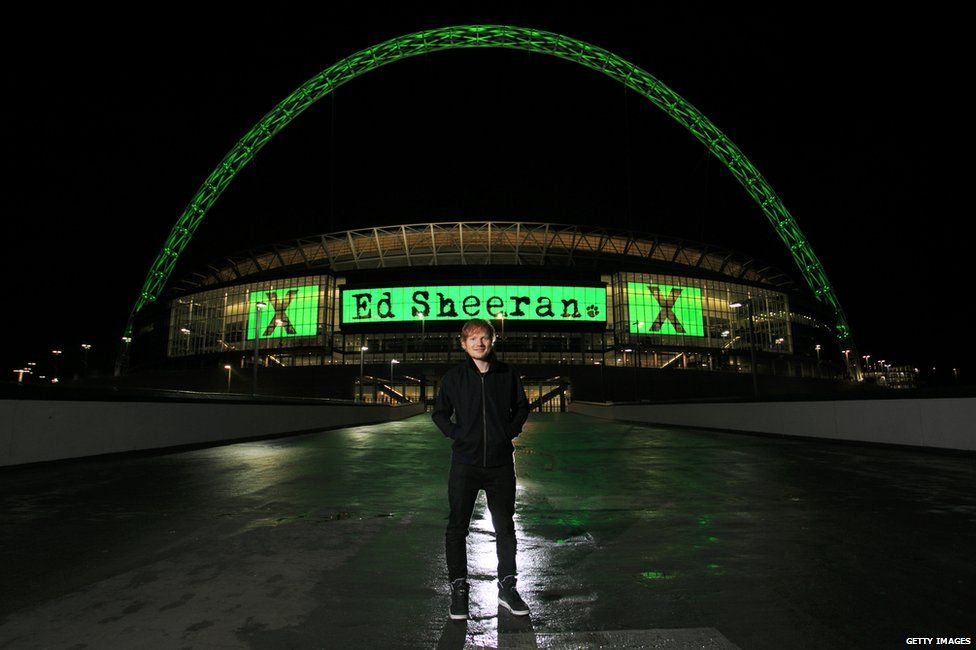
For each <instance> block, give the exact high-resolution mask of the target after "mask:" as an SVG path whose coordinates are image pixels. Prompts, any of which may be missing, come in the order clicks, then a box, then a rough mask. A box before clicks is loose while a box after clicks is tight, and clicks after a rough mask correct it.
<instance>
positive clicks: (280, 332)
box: [247, 285, 319, 341]
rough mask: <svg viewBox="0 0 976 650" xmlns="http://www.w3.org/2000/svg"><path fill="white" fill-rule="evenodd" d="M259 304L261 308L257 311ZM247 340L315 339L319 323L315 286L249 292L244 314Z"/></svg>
mask: <svg viewBox="0 0 976 650" xmlns="http://www.w3.org/2000/svg"><path fill="white" fill-rule="evenodd" d="M259 302H263V303H264V304H265V306H264V307H262V308H261V309H260V310H259V309H258V307H257V304H258V303H259ZM247 314H248V318H247V339H248V340H249V341H253V340H254V326H255V323H256V324H257V330H258V338H261V339H281V338H292V337H295V336H315V335H316V334H317V333H318V321H319V288H318V286H316V285H312V286H301V287H285V288H282V289H265V290H262V291H252V292H251V296H250V304H249V306H248V310H247Z"/></svg>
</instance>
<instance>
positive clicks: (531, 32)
mask: <svg viewBox="0 0 976 650" xmlns="http://www.w3.org/2000/svg"><path fill="white" fill-rule="evenodd" d="M460 48H509V49H515V50H525V51H528V52H535V53H538V54H549V55H552V56H555V57H559V58H561V59H566V60H567V61H572V62H574V63H578V64H580V65H582V66H585V67H587V68H592V69H593V70H596V71H597V72H601V73H603V74H605V75H607V76H608V77H610V78H612V79H615V80H616V81H619V82H620V83H622V84H624V85H625V86H626V87H627V88H629V89H631V90H633V91H634V92H636V93H639V94H641V95H643V96H644V97H646V98H647V99H648V100H650V102H651V103H652V104H654V105H655V106H657V107H658V108H660V109H661V110H663V111H665V112H666V113H667V114H668V115H670V116H671V117H672V118H673V119H674V120H675V121H676V122H678V123H679V124H681V125H682V126H684V127H685V128H686V129H688V130H689V131H691V133H692V135H694V136H695V137H696V138H698V139H699V140H700V141H701V142H702V143H704V144H705V146H707V147H708V149H709V151H711V152H712V154H714V155H715V157H716V158H718V159H719V160H721V161H722V163H724V164H725V166H726V167H728V169H729V171H730V172H732V174H733V176H735V177H736V178H737V179H738V180H739V182H740V183H741V184H742V186H743V187H744V188H745V189H746V192H748V193H749V195H750V196H751V197H752V198H753V200H755V202H756V203H757V204H758V205H759V207H760V208H761V209H762V211H763V214H765V215H766V218H767V219H769V222H770V224H771V225H772V227H773V229H774V230H775V231H776V234H777V235H779V237H780V239H782V240H783V243H784V244H785V245H786V247H787V248H788V249H789V251H790V255H791V256H792V257H793V260H794V262H795V263H796V265H797V267H798V268H799V269H800V273H801V274H802V275H803V278H804V279H805V280H806V281H807V284H808V285H809V286H810V289H811V290H812V291H813V293H814V295H815V296H816V297H817V298H818V299H819V300H821V301H822V302H825V303H827V304H828V305H829V306H830V307H831V308H832V309H833V311H834V315H835V317H836V333H837V336H838V337H839V338H840V339H841V340H842V341H844V340H848V339H850V337H851V333H850V328H849V326H848V324H847V317H846V316H845V315H844V310H843V309H842V308H841V306H840V302H839V301H838V300H837V296H836V294H835V293H834V289H833V287H832V286H831V285H830V282H829V281H828V280H827V275H826V273H825V272H824V270H823V266H822V265H821V264H820V261H819V260H818V259H817V256H816V255H814V253H813V249H812V248H811V246H810V244H809V242H807V240H806V237H805V236H804V235H803V232H802V231H801V230H800V227H799V226H798V225H797V223H796V220H795V219H794V218H793V216H792V215H791V214H790V213H789V211H788V210H787V209H786V206H784V205H783V203H782V201H780V200H779V197H777V196H776V193H775V192H774V191H773V188H772V187H770V185H769V183H767V182H766V179H765V178H763V176H762V175H761V174H760V173H759V171H758V170H756V168H755V167H753V165H752V163H750V162H749V160H748V159H747V158H746V157H745V155H744V154H743V153H742V152H741V151H740V150H739V148H738V147H736V146H735V144H733V143H732V141H731V140H729V139H728V137H726V136H725V134H723V133H722V132H721V131H719V129H718V128H717V127H716V126H715V125H714V124H712V123H711V122H710V121H709V120H708V118H706V117H705V116H704V115H703V114H702V113H701V112H700V111H698V109H696V108H695V107H694V106H692V105H691V104H689V103H688V102H687V101H685V100H684V99H682V98H681V97H680V96H679V95H678V94H677V93H675V92H674V91H673V90H671V89H670V88H668V87H667V86H665V85H664V84H663V83H661V82H660V81H658V80H657V79H655V78H654V77H653V76H651V75H650V74H648V73H647V72H645V71H644V70H642V69H640V68H638V67H637V66H635V65H634V64H633V63H630V62H628V61H626V60H624V59H622V58H620V57H619V56H617V55H616V54H613V53H611V52H608V51H607V50H604V49H603V48H600V47H596V46H595V45H590V44H588V43H584V42H583V41H578V40H576V39H574V38H569V37H568V36H562V35H560V34H554V33H552V32H544V31H540V30H537V29H528V28H524V27H511V26H505V25H465V26H457V27H443V28H440V29H432V30H429V31H422V32H417V33H415V34H407V35H406V36H399V37H397V38H394V39H391V40H389V41H386V42H385V43H380V44H379V45H375V46H373V47H370V48H367V49H365V50H361V51H359V52H357V53H355V54H353V55H352V56H349V57H346V58H345V59H342V60H341V61H339V62H338V63H336V64H334V65H332V66H330V67H328V68H326V69H325V70H323V71H322V72H320V73H319V74H317V75H315V76H314V77H312V78H311V79H309V80H308V81H306V82H305V83H304V84H302V85H301V86H300V87H299V88H298V89H297V90H296V91H294V92H293V93H291V94H290V95H288V97H286V98H285V99H284V100H282V102H281V103H280V104H278V105H277V106H275V107H274V109H273V110H272V111H271V112H270V113H268V114H267V115H265V116H264V117H263V118H261V120H260V121H259V122H258V123H257V125H255V126H254V128H252V129H251V130H250V131H248V132H247V133H246V134H245V135H244V137H243V138H241V140H240V141H239V142H238V143H237V144H236V145H235V146H234V148H233V149H231V151H230V153H228V154H227V156H226V157H224V159H223V160H222V161H221V162H220V164H219V165H217V168H216V169H215V170H214V171H213V172H212V173H211V174H210V176H208V177H207V180H205V181H204V182H203V185H201V186H200V189H199V190H197V193H196V194H195V195H194V196H193V199H192V200H191V201H190V204H189V205H188V206H187V207H186V209H185V210H184V211H183V214H182V215H181V216H180V218H179V220H177V222H176V225H174V226H173V230H172V231H171V232H170V234H169V237H168V238H167V240H166V244H165V245H164V246H163V250H162V251H161V252H160V253H159V255H158V256H157V257H156V260H155V261H154V262H153V265H152V267H151V268H150V270H149V274H148V276H147V277H146V281H145V284H144V285H143V288H142V291H141V292H140V294H139V298H138V299H137V300H136V303H135V305H134V306H133V308H132V312H131V314H130V316H129V322H128V325H127V327H126V333H127V335H129V334H131V331H132V322H133V319H134V318H135V316H136V314H137V313H138V312H139V311H140V310H141V309H142V308H143V307H145V306H146V304H148V303H150V302H154V301H155V300H156V299H157V298H158V297H159V295H160V294H161V293H162V290H163V287H164V286H165V285H166V282H167V280H169V277H170V274H171V273H172V272H173V268H174V267H175V265H176V260H177V259H178V258H179V256H180V254H181V253H182V252H183V249H184V248H186V245H187V244H188V243H189V241H190V238H191V237H192V236H193V233H194V232H196V229H197V228H198V227H199V226H200V223H201V222H202V221H203V218H204V217H205V216H206V214H207V211H208V210H210V208H211V207H212V206H213V204H214V202H215V201H216V200H217V198H218V197H219V196H220V195H221V193H222V192H223V191H224V190H225V189H226V188H227V186H228V185H229V184H230V182H231V180H233V178H234V176H235V175H237V173H238V172H239V171H241V169H243V168H244V166H245V165H247V163H248V162H250V161H251V159H252V158H254V156H255V154H257V152H258V151H260V150H261V148H262V147H263V146H264V145H265V144H267V142H268V141H269V140H270V139H271V138H272V137H274V136H275V135H276V134H277V133H278V132H279V131H281V130H282V129H283V128H285V126H287V125H288V123H289V122H291V121H292V120H293V119H295V118H296V117H298V116H299V115H300V114H301V113H302V111H304V110H305V109H306V108H308V107H309V106H311V105H312V104H314V103H315V102H317V101H318V100H320V99H322V98H323V97H325V96H326V95H328V94H329V93H330V92H332V91H333V90H335V89H336V88H338V87H339V86H341V85H343V84H344V83H346V82H348V81H351V80H352V79H355V78H356V77H358V76H359V75H361V74H364V73H366V72H369V71H371V70H375V69H376V68H379V67H382V66H384V65H386V64H388V63H393V62H394V61H399V60H400V59H405V58H408V57H411V56H417V55H419V54H429V53H432V52H439V51H441V50H452V49H460Z"/></svg>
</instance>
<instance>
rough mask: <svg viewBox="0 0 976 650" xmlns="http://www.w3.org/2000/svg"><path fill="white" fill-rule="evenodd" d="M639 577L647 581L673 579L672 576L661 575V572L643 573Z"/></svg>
mask: <svg viewBox="0 0 976 650" xmlns="http://www.w3.org/2000/svg"><path fill="white" fill-rule="evenodd" d="M641 576H642V577H644V578H647V579H648V580H670V579H671V578H673V577H674V576H671V575H667V574H665V573H662V572H661V571H644V572H643V573H642V574H641Z"/></svg>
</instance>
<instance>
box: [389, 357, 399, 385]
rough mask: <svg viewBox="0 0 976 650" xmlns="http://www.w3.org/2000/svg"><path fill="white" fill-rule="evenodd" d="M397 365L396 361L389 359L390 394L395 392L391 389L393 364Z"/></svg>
mask: <svg viewBox="0 0 976 650" xmlns="http://www.w3.org/2000/svg"><path fill="white" fill-rule="evenodd" d="M397 363H400V362H399V361H397V360H396V359H390V391H391V392H393V391H394V390H395V389H394V388H393V365H394V364H397Z"/></svg>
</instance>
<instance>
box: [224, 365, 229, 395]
mask: <svg viewBox="0 0 976 650" xmlns="http://www.w3.org/2000/svg"><path fill="white" fill-rule="evenodd" d="M224 370H226V371H227V392H228V393H230V365H229V364H225V365H224Z"/></svg>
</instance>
